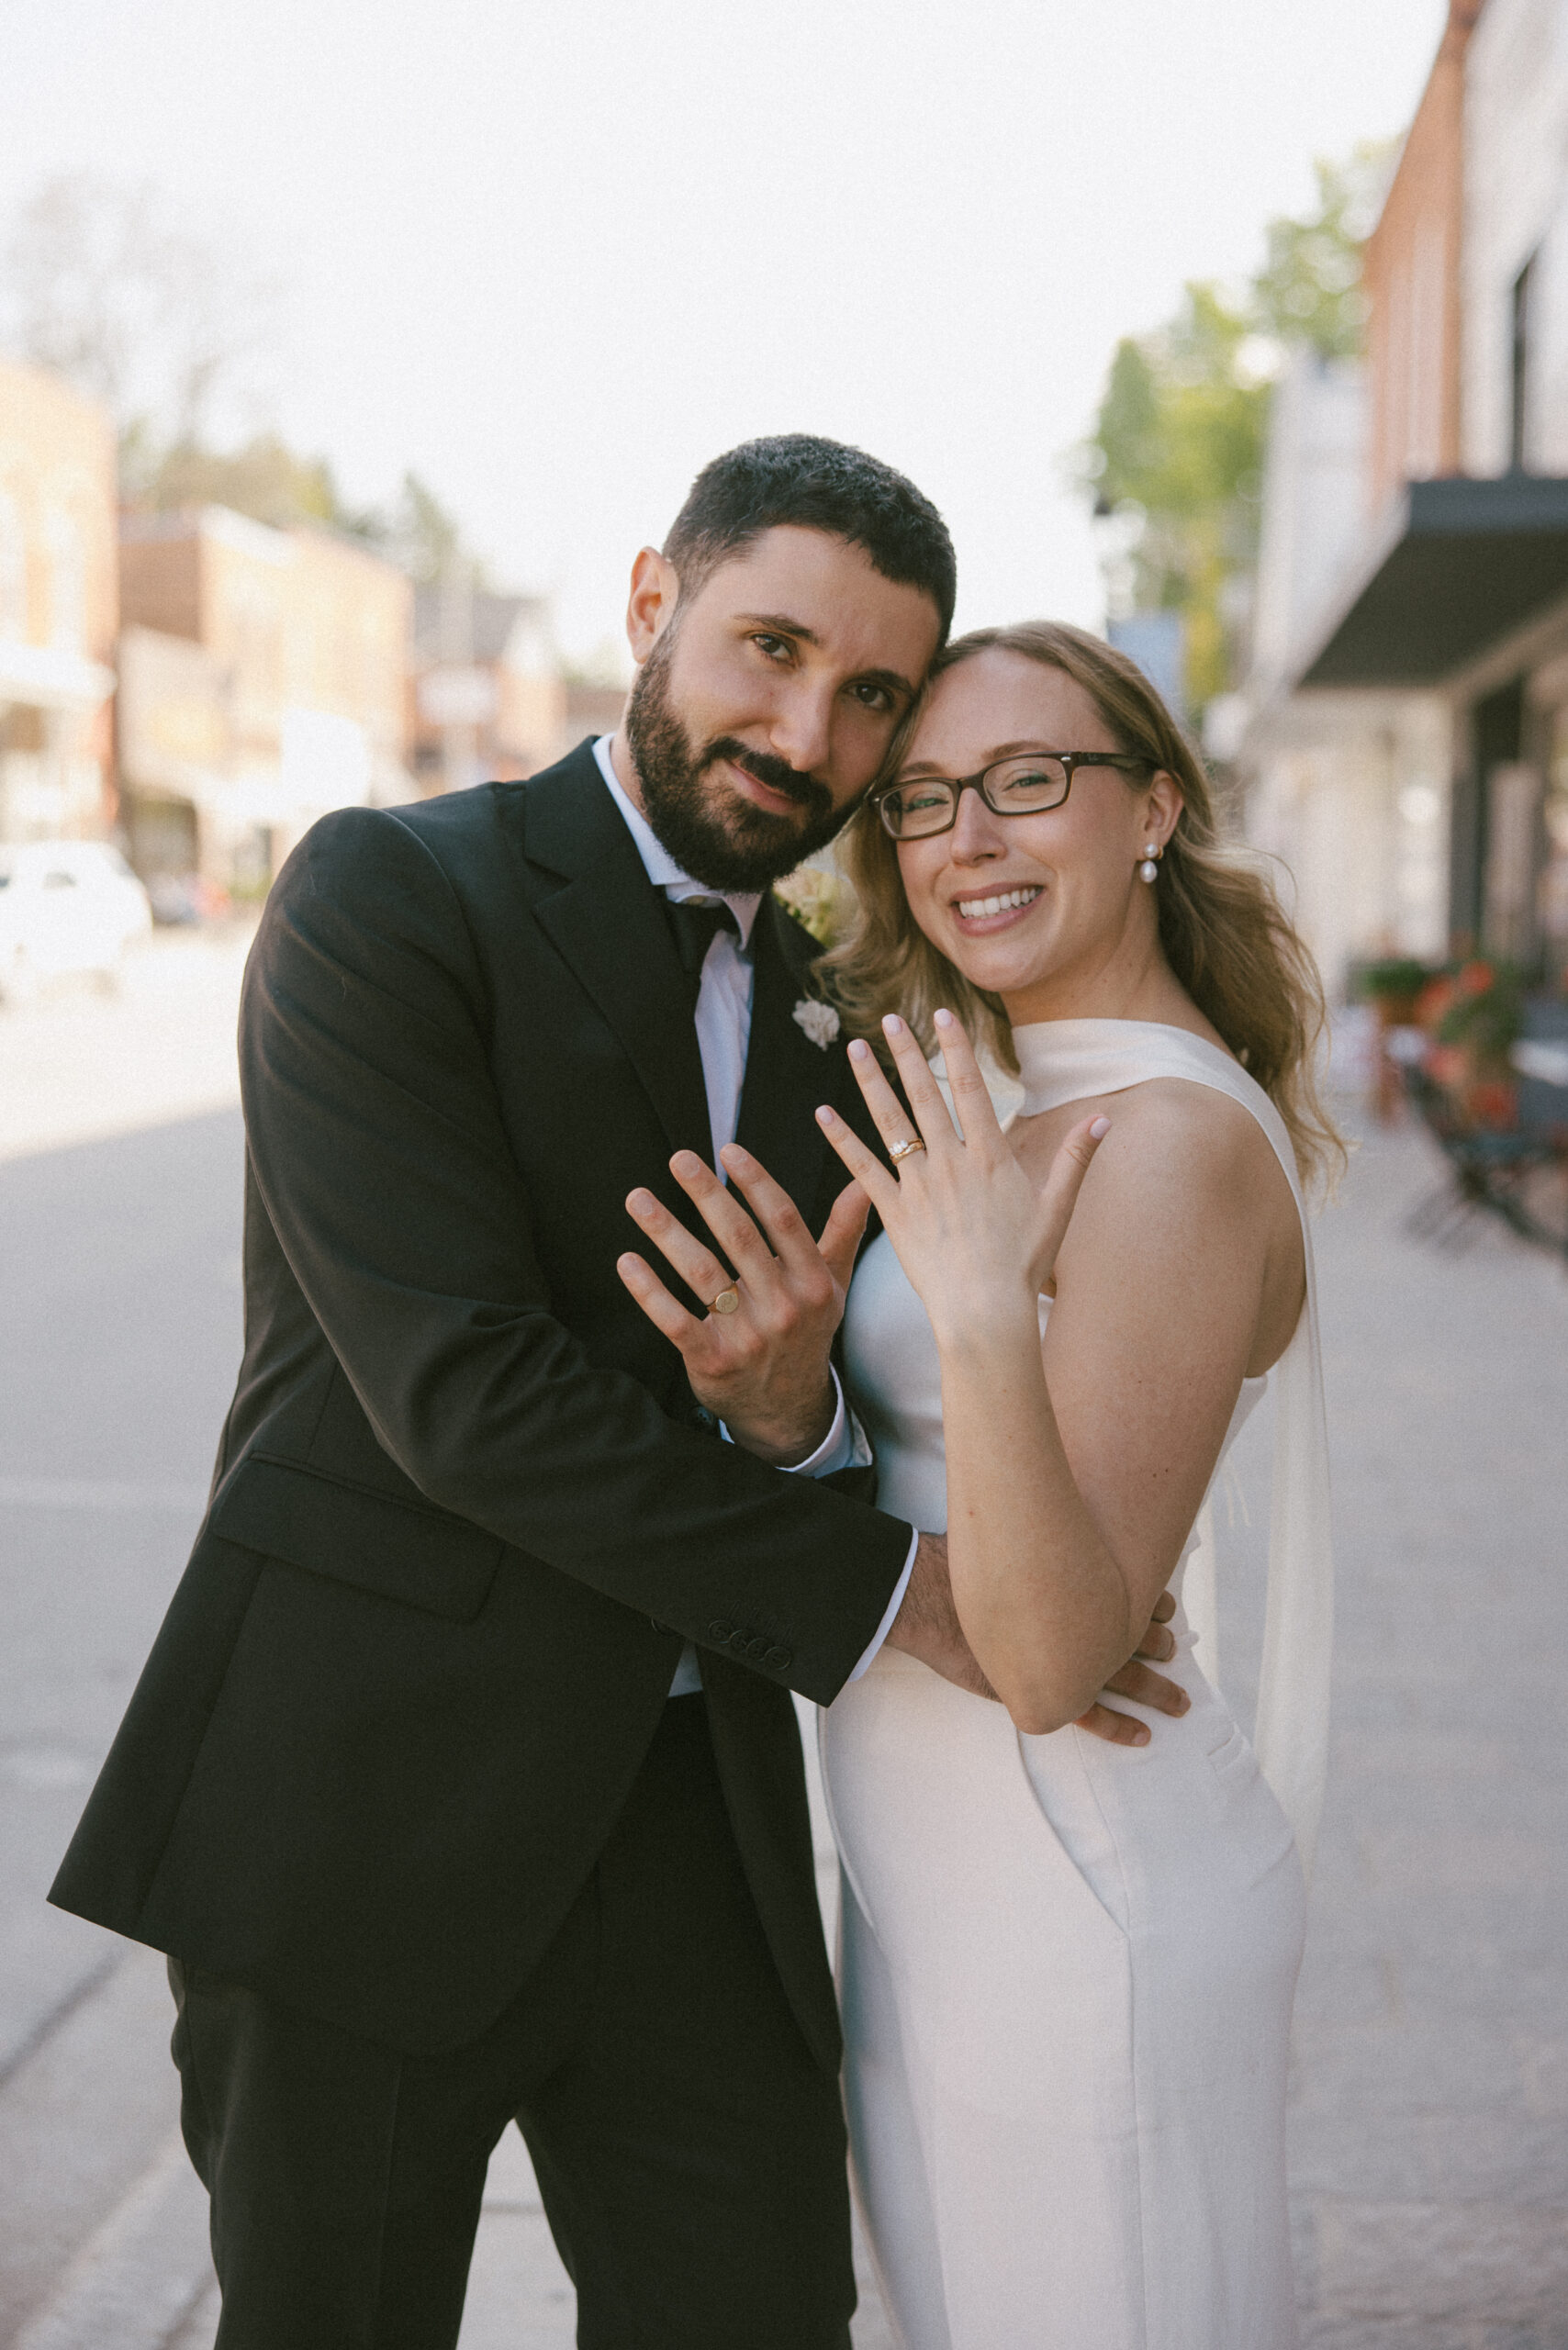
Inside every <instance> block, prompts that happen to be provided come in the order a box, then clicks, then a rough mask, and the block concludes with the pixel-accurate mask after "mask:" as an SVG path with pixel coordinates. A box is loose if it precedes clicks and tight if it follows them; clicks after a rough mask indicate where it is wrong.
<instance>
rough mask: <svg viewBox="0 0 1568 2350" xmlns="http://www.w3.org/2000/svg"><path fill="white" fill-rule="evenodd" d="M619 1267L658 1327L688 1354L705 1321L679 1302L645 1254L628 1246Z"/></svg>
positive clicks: (617, 1269)
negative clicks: (635, 1252) (633, 1251)
mask: <svg viewBox="0 0 1568 2350" xmlns="http://www.w3.org/2000/svg"><path fill="white" fill-rule="evenodd" d="M615 1270H616V1271H617V1272H618V1273H619V1274H620V1276H621V1278H622V1281H624V1282H625V1284H626V1287H627V1288H628V1289H629V1290H630V1291H631V1292H632V1294H633V1297H634V1298H635V1299H636V1301H637V1303H638V1304H639V1305H640V1306H641V1307H642V1309H643V1311H644V1314H645V1315H647V1317H648V1319H649V1321H650V1322H651V1323H652V1324H653V1326H654V1327H655V1330H662V1331H663V1332H664V1335H665V1337H666V1338H667V1339H668V1340H669V1342H670V1344H671V1345H672V1346H675V1347H678V1348H680V1350H681V1352H682V1354H684V1353H685V1352H686V1350H687V1348H688V1347H689V1345H690V1344H691V1342H692V1341H693V1339H694V1338H696V1337H698V1336H699V1334H700V1331H701V1328H702V1325H701V1323H700V1322H699V1321H697V1320H696V1319H695V1317H694V1316H693V1315H689V1314H688V1312H687V1310H686V1308H685V1306H684V1305H678V1304H676V1301H675V1299H674V1298H673V1297H671V1295H670V1293H669V1292H668V1290H667V1289H666V1287H665V1285H664V1283H663V1281H660V1279H659V1277H658V1275H657V1273H655V1271H654V1270H653V1268H652V1266H651V1265H645V1264H644V1261H643V1259H642V1258H641V1257H634V1256H633V1255H632V1253H631V1252H630V1250H628V1252H627V1254H626V1255H625V1256H624V1257H617V1259H615Z"/></svg>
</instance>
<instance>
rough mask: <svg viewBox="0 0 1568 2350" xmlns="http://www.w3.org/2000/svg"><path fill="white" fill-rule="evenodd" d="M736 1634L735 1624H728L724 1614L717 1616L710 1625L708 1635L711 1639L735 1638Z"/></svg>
mask: <svg viewBox="0 0 1568 2350" xmlns="http://www.w3.org/2000/svg"><path fill="white" fill-rule="evenodd" d="M734 1636H735V1628H734V1625H733V1624H726V1623H725V1621H724V1619H723V1617H722V1616H715V1617H714V1618H713V1621H712V1622H711V1624H710V1625H709V1627H708V1637H709V1639H711V1640H733V1639H734Z"/></svg>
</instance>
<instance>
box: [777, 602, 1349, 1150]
mask: <svg viewBox="0 0 1568 2350" xmlns="http://www.w3.org/2000/svg"><path fill="white" fill-rule="evenodd" d="M993 648H994V649H995V650H997V651H1000V652H1003V653H1015V654H1018V655H1021V656H1022V657H1023V658H1024V659H1025V660H1026V661H1037V662H1039V663H1040V665H1041V666H1042V667H1045V668H1048V669H1059V670H1060V671H1061V673H1062V675H1063V676H1064V677H1070V678H1071V679H1072V680H1073V682H1074V684H1075V685H1079V686H1081V687H1082V688H1083V690H1084V692H1085V693H1086V694H1087V695H1088V696H1089V698H1090V699H1091V701H1092V703H1093V704H1094V707H1095V709H1096V710H1097V711H1099V713H1100V715H1101V717H1102V718H1103V720H1104V722H1105V724H1106V725H1107V726H1108V727H1109V729H1110V730H1111V733H1113V734H1114V737H1115V740H1116V742H1117V744H1119V745H1120V747H1121V748H1122V749H1123V750H1124V751H1130V752H1132V753H1134V754H1135V755H1137V756H1139V757H1142V758H1147V759H1148V762H1149V764H1150V766H1151V767H1163V768H1165V769H1166V771H1167V772H1168V773H1169V774H1170V775H1171V776H1173V777H1174V778H1175V780H1176V782H1177V784H1178V785H1179V786H1180V788H1181V790H1182V800H1183V805H1182V813H1181V815H1180V817H1179V818H1178V819H1177V822H1176V829H1175V831H1174V832H1173V833H1172V834H1171V835H1170V840H1169V841H1168V842H1167V843H1166V846H1165V856H1164V859H1163V861H1162V862H1161V865H1160V867H1159V881H1158V882H1157V884H1156V885H1155V892H1156V900H1157V903H1158V906H1159V943H1160V946H1161V947H1162V948H1163V950H1164V953H1165V959H1166V961H1167V962H1168V963H1169V964H1170V968H1171V970H1172V971H1173V972H1174V973H1175V975H1176V977H1177V979H1179V980H1180V981H1181V983H1182V987H1184V988H1185V989H1186V990H1187V993H1188V994H1189V995H1190V996H1191V997H1192V999H1193V1002H1194V1003H1195V1004H1196V1005H1197V1007H1198V1010H1199V1011H1200V1012H1201V1013H1203V1014H1204V1018H1205V1019H1206V1020H1208V1021H1209V1022H1210V1023H1211V1024H1213V1026H1214V1027H1215V1029H1216V1030H1217V1032H1218V1033H1219V1035H1221V1036H1223V1037H1224V1039H1225V1041H1226V1044H1227V1045H1228V1046H1229V1047H1230V1049H1231V1051H1232V1052H1233V1053H1234V1054H1235V1055H1236V1057H1237V1058H1238V1060H1239V1061H1240V1062H1241V1063H1242V1065H1243V1067H1244V1068H1245V1069H1247V1070H1248V1072H1249V1075H1250V1076H1252V1077H1253V1078H1255V1079H1256V1080H1257V1082H1258V1083H1259V1084H1260V1086H1261V1087H1262V1088H1263V1091H1264V1092H1265V1093H1267V1094H1268V1096H1269V1098H1270V1099H1271V1102H1273V1104H1274V1106H1275V1108H1276V1109H1277V1110H1278V1111H1279V1113H1280V1115H1281V1117H1282V1119H1283V1120H1284V1123H1285V1127H1286V1130H1287V1132H1288V1133H1289V1135H1290V1138H1291V1142H1292V1145H1293V1147H1294V1151H1295V1156H1296V1162H1297V1165H1298V1167H1299V1168H1300V1169H1301V1173H1302V1178H1303V1181H1306V1182H1316V1183H1323V1182H1326V1181H1329V1180H1331V1179H1332V1177H1333V1176H1334V1175H1336V1174H1337V1173H1338V1170H1339V1169H1340V1167H1341V1166H1342V1165H1343V1163H1344V1155H1345V1153H1344V1145H1343V1143H1342V1142H1341V1141H1340V1139H1339V1136H1338V1133H1337V1132H1336V1131H1335V1128H1334V1125H1333V1124H1332V1122H1331V1120H1330V1119H1329V1117H1328V1115H1327V1112H1326V1110H1325V1109H1324V1107H1323V1104H1322V1102H1321V1101H1320V1100H1319V1097H1318V1092H1317V1084H1316V1060H1317V1055H1318V1050H1319V1046H1320V1045H1321V1042H1322V1039H1323V1036H1324V1034H1325V1030H1326V1026H1327V1013H1326V1010H1325V1006H1324V1000H1323V988H1322V983H1321V981H1320V980H1319V979H1318V976H1317V968H1316V965H1315V963H1314V962H1313V959H1312V957H1311V954H1310V953H1309V952H1308V950H1307V948H1306V946H1305V945H1304V943H1303V942H1302V940H1301V939H1300V938H1299V937H1298V936H1297V934H1296V933H1295V931H1294V928H1293V926H1292V924H1291V922H1290V920H1289V918H1288V916H1287V915H1286V913H1285V912H1284V910H1283V908H1282V906H1281V904H1280V901H1279V899H1278V898H1277V896H1276V895H1275V892H1274V888H1273V884H1272V881H1271V878H1270V876H1269V873H1268V870H1267V868H1266V867H1264V866H1263V865H1262V864H1261V863H1260V860H1259V859H1258V858H1257V857H1255V856H1251V855H1249V852H1248V851H1246V850H1245V849H1243V848H1241V847H1239V846H1237V845H1234V844H1232V843H1230V842H1228V841H1226V840H1224V839H1222V838H1221V834H1220V829H1219V824H1218V822H1217V820H1216V817H1215V802H1214V794H1213V792H1212V790H1211V789H1210V786H1209V779H1208V777H1207V776H1206V775H1205V773H1204V767H1203V765H1202V763H1201V761H1200V760H1199V758H1198V756H1197V754H1196V753H1195V752H1194V751H1193V747H1192V745H1191V744H1189V743H1188V741H1187V739H1186V737H1185V736H1184V735H1183V733H1182V730H1181V728H1180V727H1179V726H1178V725H1177V723H1176V721H1175V720H1174V719H1173V718H1172V717H1171V715H1170V711H1168V710H1167V709H1166V707H1165V704H1164V702H1163V701H1162V700H1161V699H1160V698H1159V694H1158V693H1157V692H1156V691H1155V689H1154V688H1153V687H1152V686H1151V685H1150V684H1149V682H1148V678H1147V677H1145V676H1144V675H1143V672H1142V671H1141V670H1140V669H1138V668H1137V666H1135V664H1134V663H1133V662H1131V661H1129V660H1128V659H1127V657H1126V655H1125V654H1122V653H1118V652H1116V651H1115V650H1114V647H1112V646H1111V645H1108V644H1104V643H1102V642H1101V641H1100V639H1099V638H1098V637H1094V636H1089V635H1087V634H1085V632H1083V631H1082V630H1081V629H1076V628H1069V627H1067V626H1066V625H1065V624H1064V623H1062V622H1060V621H1020V622H1019V623H1018V624H1017V625H1016V626H1015V627H1013V628H981V629H973V630H971V631H970V632H969V634H968V635H967V636H960V637H956V638H955V639H954V640H953V642H952V643H951V644H949V645H948V646H946V649H945V650H944V651H943V652H942V653H940V654H939V655H937V657H936V659H935V662H934V663H933V665H932V669H931V677H930V679H929V680H928V685H927V690H928V691H929V688H930V685H931V684H934V683H935V680H936V678H938V677H941V676H943V675H944V674H945V673H946V671H947V670H949V669H952V668H956V667H957V666H958V663H959V662H961V661H970V660H973V658H974V656H975V655H976V654H979V653H988V652H990V651H991V650H992V649H993ZM918 718H919V707H918V706H917V708H916V710H915V711H913V713H912V714H911V717H910V718H909V720H908V721H906V722H905V724H904V725H903V726H902V728H901V729H900V732H899V736H898V739H897V740H896V741H895V743H894V744H893V745H892V747H891V750H890V755H889V760H888V764H887V766H886V767H885V769H884V777H886V776H890V775H891V774H893V773H894V772H895V771H896V768H897V766H898V764H899V762H900V761H901V760H902V757H903V755H904V753H905V751H906V749H907V747H908V744H909V741H910V737H911V735H912V733H913V728H914V726H915V724H916V722H918ZM1135 788H1136V779H1135ZM837 856H838V858H839V861H840V863H841V864H842V866H843V867H844V869H845V872H846V876H847V878H848V879H849V882H850V884H851V886H852V888H853V890H854V893H855V907H854V911H853V913H852V915H851V917H850V920H849V923H848V925H847V928H846V932H845V934H844V935H843V937H842V938H841V940H840V941H839V943H838V945H837V946H835V947H834V950H833V951H832V953H831V954H829V955H826V956H824V957H823V960H822V962H821V963H820V964H819V965H818V967H817V968H818V971H819V972H820V974H821V978H822V983H823V987H824V988H825V990H826V991H827V993H828V994H829V995H830V996H831V998H832V1000H833V1002H834V1003H835V1004H836V1005H837V1007H838V1009H839V1011H840V1013H842V1014H843V1016H844V1020H845V1024H846V1026H847V1027H848V1028H849V1030H850V1031H851V1033H852V1034H853V1035H860V1036H865V1037H867V1038H868V1040H869V1041H871V1042H872V1043H873V1044H875V1045H876V1046H878V1047H879V1048H880V1046H881V1045H882V1036H881V1020H882V1016H883V1014H884V1013H889V1012H898V1013H902V1015H903V1017H904V1018H905V1019H906V1020H908V1021H909V1023H910V1024H911V1026H912V1027H913V1029H914V1031H915V1033H916V1035H918V1036H919V1037H920V1039H921V1041H922V1043H923V1044H924V1047H925V1049H926V1051H927V1052H928V1053H929V1052H931V1051H932V1050H934V1048H935V1026H934V1024H933V1020H932V1014H933V1013H935V1011H936V1010H937V1009H938V1007H939V1006H942V1005H946V1006H947V1007H948V1008H950V1009H951V1010H952V1011H954V1012H956V1013H958V1015H959V1017H960V1018H961V1019H962V1020H963V1021H964V1023H965V1024H966V1025H967V1026H968V1027H969V1031H970V1033H971V1034H972V1035H976V1036H977V1037H978V1038H979V1039H980V1043H981V1044H982V1045H984V1046H988V1047H989V1048H990V1050H991V1053H992V1054H993V1055H994V1056H995V1057H996V1058H997V1060H999V1061H1000V1062H1001V1063H1002V1067H1003V1068H1005V1069H1016V1068H1017V1057H1016V1056H1015V1054H1014V1050H1013V1042H1012V1035H1011V1032H1010V1030H1009V1027H1008V1022H1007V1015H1006V1013H1005V1012H1004V1011H1003V1009H1002V999H1001V997H1000V996H995V995H989V994H985V993H983V992H982V991H981V990H980V989H978V988H974V987H971V986H970V984H969V981H968V980H967V979H965V978H964V977H963V975H962V973H961V972H960V971H958V969H957V968H955V967H954V965H953V964H951V963H950V962H949V961H948V960H947V958H946V956H945V955H942V954H940V953H938V951H937V949H936V948H935V946H932V944H931V942H930V940H929V939H928V938H927V937H926V936H925V934H924V932H923V931H922V930H921V929H920V928H919V926H918V924H917V923H916V922H915V920H914V917H913V914H912V913H911V912H910V909H909V901H908V899H907V898H906V897H905V895H904V890H903V883H902V878H901V876H900V873H899V864H898V851H897V848H896V846H895V845H894V843H893V841H892V839H891V838H890V835H889V834H888V833H887V832H886V830H885V829H884V827H883V825H882V822H881V820H880V819H879V816H878V814H877V811H876V808H875V806H874V805H873V804H872V803H871V801H869V800H868V802H867V803H866V805H865V806H864V807H863V808H862V809H861V810H860V812H859V814H858V815H857V817H856V818H855V820H854V822H852V823H851V824H850V825H849V827H848V828H847V830H846V833H845V834H843V835H842V836H841V838H840V841H839V843H838V848H837Z"/></svg>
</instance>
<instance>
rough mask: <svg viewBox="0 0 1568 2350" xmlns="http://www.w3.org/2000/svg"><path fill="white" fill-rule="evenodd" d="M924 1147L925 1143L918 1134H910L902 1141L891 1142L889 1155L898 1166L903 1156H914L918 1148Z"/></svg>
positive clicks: (922, 1148)
mask: <svg viewBox="0 0 1568 2350" xmlns="http://www.w3.org/2000/svg"><path fill="white" fill-rule="evenodd" d="M924 1148H925V1145H924V1143H923V1142H922V1141H921V1139H920V1136H918V1135H909V1136H906V1137H905V1138H904V1139H903V1140H902V1142H890V1144H889V1145H888V1157H889V1158H890V1159H891V1160H892V1162H893V1165H894V1166H895V1167H896V1166H897V1165H898V1163H899V1161H900V1159H901V1158H913V1157H914V1154H915V1152H916V1151H917V1150H924Z"/></svg>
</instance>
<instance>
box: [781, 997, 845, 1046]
mask: <svg viewBox="0 0 1568 2350" xmlns="http://www.w3.org/2000/svg"><path fill="white" fill-rule="evenodd" d="M790 1016H791V1018H792V1019H793V1020H794V1023H795V1025H796V1027H797V1028H803V1029H804V1030H805V1032H806V1034H807V1035H808V1036H809V1037H810V1038H811V1040H812V1044H813V1045H820V1046H821V1047H822V1049H823V1052H824V1053H825V1052H826V1050H827V1048H828V1046H830V1045H831V1044H832V1042H833V1040H834V1037H835V1036H836V1035H837V1034H838V1014H837V1013H836V1012H835V1011H834V1008H833V1006H832V1004H831V1003H819V1002H817V1001H816V1000H815V998H814V997H807V996H802V997H801V1001H800V1002H799V1003H798V1004H797V1005H796V1006H795V1009H794V1012H793V1013H792V1014H791V1015H790Z"/></svg>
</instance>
